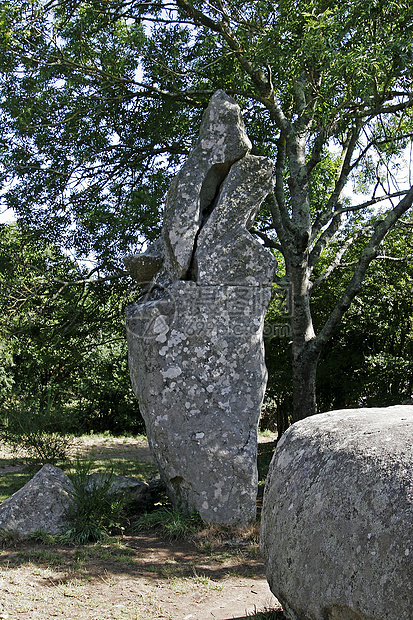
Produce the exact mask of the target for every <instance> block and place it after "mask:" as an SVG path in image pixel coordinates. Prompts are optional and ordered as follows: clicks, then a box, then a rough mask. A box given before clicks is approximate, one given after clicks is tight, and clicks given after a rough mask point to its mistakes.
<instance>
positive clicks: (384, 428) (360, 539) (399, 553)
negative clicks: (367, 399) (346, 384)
mask: <svg viewBox="0 0 413 620" xmlns="http://www.w3.org/2000/svg"><path fill="white" fill-rule="evenodd" d="M412 473H413V407H411V406H395V407H387V408H383V409H374V408H372V409H350V410H349V409H345V410H341V411H333V412H330V413H324V414H320V415H316V416H313V417H311V418H307V419H306V420H302V421H301V422H297V423H296V424H294V425H293V426H291V427H290V428H289V429H288V430H287V432H286V433H285V434H284V435H283V436H282V438H281V440H280V442H279V444H278V446H277V449H276V451H275V454H274V457H273V459H272V462H271V466H270V471H269V475H268V478H267V482H266V486H265V493H264V502H263V509H262V519H261V550H262V553H263V557H264V563H265V566H266V572H267V579H268V582H269V584H270V588H271V590H272V592H273V594H274V595H275V596H276V597H277V599H278V600H279V601H280V603H281V604H282V606H283V609H284V614H285V616H286V617H287V618H288V619H289V620H390V619H393V618H394V619H396V618H397V620H411V618H412V617H413V616H412V612H413V477H412Z"/></svg>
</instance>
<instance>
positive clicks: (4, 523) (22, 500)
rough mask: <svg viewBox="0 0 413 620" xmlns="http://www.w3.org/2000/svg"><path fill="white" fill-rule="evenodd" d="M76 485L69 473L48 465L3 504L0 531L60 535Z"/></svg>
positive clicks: (64, 525)
mask: <svg viewBox="0 0 413 620" xmlns="http://www.w3.org/2000/svg"><path fill="white" fill-rule="evenodd" d="M72 493H73V485H72V483H71V481H70V479H69V478H68V476H66V474H65V473H64V472H63V471H62V470H61V469H59V468H58V467H55V466H54V465H50V464H46V465H43V467H42V468H41V469H40V470H39V471H38V472H37V473H36V474H35V475H34V476H33V478H32V479H31V480H29V482H28V483H27V484H25V485H24V487H22V488H21V489H20V490H19V491H16V493H14V494H13V495H12V496H11V497H9V498H8V499H6V500H5V501H4V502H2V503H1V504H0V528H1V529H3V530H7V531H12V532H16V533H17V534H19V535H20V536H27V535H28V534H31V533H32V532H35V531H37V530H42V531H43V532H47V533H48V534H59V533H60V532H63V531H65V530H66V529H67V527H68V521H67V517H66V512H67V509H68V507H69V505H70V502H71V494H72Z"/></svg>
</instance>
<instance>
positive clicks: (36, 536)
mask: <svg viewBox="0 0 413 620" xmlns="http://www.w3.org/2000/svg"><path fill="white" fill-rule="evenodd" d="M28 538H29V539H30V540H34V541H35V542H37V543H42V544H43V545H54V544H56V540H57V539H56V536H53V535H52V534H49V533H48V532H45V531H44V530H41V529H40V530H35V531H34V532H31V533H30V534H29V536H28Z"/></svg>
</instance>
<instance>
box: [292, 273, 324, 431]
mask: <svg viewBox="0 0 413 620" xmlns="http://www.w3.org/2000/svg"><path fill="white" fill-rule="evenodd" d="M309 273H310V271H309V268H308V264H306V263H305V262H304V261H303V262H302V263H301V264H300V263H299V262H298V261H297V263H296V264H295V265H294V264H291V266H290V299H289V305H290V316H291V333H292V373H293V422H297V420H302V419H303V418H306V417H307V416H310V415H314V414H315V413H316V373H317V363H318V358H319V355H320V354H319V351H318V349H316V347H315V343H316V335H315V332H314V328H313V321H312V317H311V308H310V292H311V282H310V277H309Z"/></svg>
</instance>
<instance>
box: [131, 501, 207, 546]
mask: <svg viewBox="0 0 413 620" xmlns="http://www.w3.org/2000/svg"><path fill="white" fill-rule="evenodd" d="M201 523H202V522H201V519H200V517H199V515H198V513H193V514H192V515H189V514H187V513H185V512H182V511H180V510H178V509H177V508H173V507H169V506H162V507H161V508H158V509H156V510H154V511H153V512H150V513H146V514H144V515H142V516H141V517H140V518H139V519H138V520H137V521H136V523H135V524H134V528H133V529H134V531H136V532H139V531H142V530H146V529H154V530H159V531H160V532H161V533H162V534H163V535H164V536H166V537H167V538H168V540H177V539H178V538H181V539H188V538H192V536H193V535H194V534H195V532H196V531H197V530H198V529H199V527H200V525H201Z"/></svg>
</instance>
